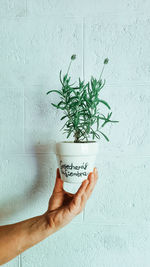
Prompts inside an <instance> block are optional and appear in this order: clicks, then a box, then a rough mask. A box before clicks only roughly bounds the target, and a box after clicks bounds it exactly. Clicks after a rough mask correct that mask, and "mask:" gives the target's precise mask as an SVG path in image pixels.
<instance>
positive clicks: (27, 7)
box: [26, 0, 28, 17]
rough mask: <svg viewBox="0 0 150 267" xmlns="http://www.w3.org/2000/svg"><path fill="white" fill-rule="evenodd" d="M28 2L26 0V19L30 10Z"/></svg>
mask: <svg viewBox="0 0 150 267" xmlns="http://www.w3.org/2000/svg"><path fill="white" fill-rule="evenodd" d="M27 1H28V0H26V17H27V13H28V12H27V10H28V3H27Z"/></svg>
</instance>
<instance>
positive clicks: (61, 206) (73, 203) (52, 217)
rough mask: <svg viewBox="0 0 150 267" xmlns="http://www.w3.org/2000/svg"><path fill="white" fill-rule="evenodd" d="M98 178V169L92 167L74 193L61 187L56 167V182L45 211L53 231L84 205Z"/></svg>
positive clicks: (61, 182)
mask: <svg viewBox="0 0 150 267" xmlns="http://www.w3.org/2000/svg"><path fill="white" fill-rule="evenodd" d="M97 179H98V171H97V169H96V168H94V170H93V172H90V174H89V175H88V178H87V179H86V180H84V181H83V182H82V184H81V186H80V188H79V189H78V191H77V192H76V193H75V194H71V193H68V192H66V191H65V190H64V189H63V181H62V180H61V177H60V172H59V169H57V174H56V182H55V186H54V190H53V193H52V196H51V197H50V200H49V205H48V210H47V212H46V213H45V214H46V218H47V221H48V224H49V226H50V228H51V229H53V231H54V232H55V231H57V230H59V229H60V228H62V227H63V226H65V225H66V224H68V223H69V222H70V221H71V220H72V219H73V218H74V217H75V216H76V215H78V214H79V213H80V212H81V211H82V210H83V209H84V207H85V204H86V202H87V200H88V199H89V197H90V195H91V193H92V191H93V189H94V187H95V184H96V182H97Z"/></svg>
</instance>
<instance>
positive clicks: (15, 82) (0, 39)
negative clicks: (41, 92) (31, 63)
mask: <svg viewBox="0 0 150 267" xmlns="http://www.w3.org/2000/svg"><path fill="white" fill-rule="evenodd" d="M25 32H26V22H25V19H24V18H11V19H6V18H5V19H2V18H0V68H1V70H2V71H1V73H0V87H11V88H12V87H15V88H19V87H22V85H23V84H24V82H23V77H24V73H25V63H26V45H27V41H26V38H27V36H26V34H25Z"/></svg>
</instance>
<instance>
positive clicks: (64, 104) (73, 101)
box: [47, 55, 118, 143]
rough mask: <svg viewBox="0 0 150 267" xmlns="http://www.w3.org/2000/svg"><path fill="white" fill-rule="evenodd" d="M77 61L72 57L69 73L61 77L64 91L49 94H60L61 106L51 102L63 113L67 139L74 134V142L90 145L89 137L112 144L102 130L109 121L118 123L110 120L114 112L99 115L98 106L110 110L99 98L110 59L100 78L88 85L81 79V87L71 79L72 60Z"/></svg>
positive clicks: (106, 61)
mask: <svg viewBox="0 0 150 267" xmlns="http://www.w3.org/2000/svg"><path fill="white" fill-rule="evenodd" d="M75 59H76V55H72V56H71V61H70V64H69V67H68V70H67V73H66V74H65V75H64V76H63V78H62V71H60V76H59V78H60V82H61V85H62V88H61V90H50V91H48V92H47V94H49V93H57V94H59V95H60V102H59V103H58V104H54V103H51V104H52V105H53V106H54V107H55V108H57V109H60V110H62V111H63V112H64V116H62V118H61V120H66V122H65V124H64V126H63V127H62V128H61V130H62V129H63V131H64V133H66V134H67V138H69V136H70V135H71V134H73V136H74V142H75V143H79V142H85V141H86V142H88V140H89V138H90V136H92V139H93V140H94V139H95V138H98V139H100V137H101V135H102V136H103V137H105V139H106V140H107V141H109V139H108V137H107V136H106V135H105V134H104V133H103V132H102V131H101V128H103V127H104V126H105V125H106V124H107V123H108V122H112V123H115V122H118V121H114V120H111V119H110V118H111V116H112V112H109V113H108V114H107V116H105V115H103V114H101V113H100V110H99V108H98V107H99V104H100V103H101V104H103V105H105V106H106V108H107V109H109V110H110V109H111V108H110V106H109V104H108V103H107V102H106V101H104V100H102V99H101V98H99V93H100V91H101V90H102V88H103V87H104V85H105V80H104V81H102V78H101V77H102V74H103V71H104V68H105V65H106V64H107V63H108V58H106V59H105V60H104V64H103V68H102V71H101V73H100V77H99V79H98V80H97V79H96V78H94V77H93V76H92V77H91V79H90V81H89V82H87V83H85V81H82V80H81V79H80V78H79V81H78V86H74V84H75V83H73V84H70V80H71V77H69V75H68V73H69V70H70V67H71V64H72V61H73V60H75Z"/></svg>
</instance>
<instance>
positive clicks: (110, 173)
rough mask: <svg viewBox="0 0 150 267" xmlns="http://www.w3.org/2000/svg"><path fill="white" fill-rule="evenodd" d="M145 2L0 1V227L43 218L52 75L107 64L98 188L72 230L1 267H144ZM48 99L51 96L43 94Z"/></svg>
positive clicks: (149, 19)
mask: <svg viewBox="0 0 150 267" xmlns="http://www.w3.org/2000/svg"><path fill="white" fill-rule="evenodd" d="M149 14H150V1H149V0H124V1H121V0H117V1H116V0H110V1H108V0H101V1H99V0H93V1H90V0H82V1H78V0H72V1H70V0H61V1H58V0H0V151H1V153H0V224H1V225H2V224H7V223H13V222H16V221H20V220H23V219H26V218H29V217H32V216H36V215H39V214H41V213H42V212H45V210H46V208H47V203H48V199H49V196H50V194H51V192H52V189H53V186H54V180H55V170H56V167H57V164H56V160H55V155H54V154H52V153H51V154H49V144H53V142H55V141H60V140H62V139H64V136H63V135H62V133H61V132H60V131H59V129H60V128H61V123H60V122H59V119H60V113H59V112H58V111H56V110H54V109H53V108H52V107H51V105H50V102H51V100H50V97H48V96H46V92H47V91H48V89H53V88H59V87H60V84H59V79H58V78H59V77H58V74H59V70H60V69H61V68H62V69H63V70H64V71H66V68H67V66H68V62H69V58H70V55H72V54H73V53H75V54H77V60H76V61H75V62H74V64H73V65H72V69H71V73H73V75H74V79H75V80H76V79H77V78H78V77H79V76H81V77H82V78H84V79H88V78H89V77H90V76H91V74H94V75H95V76H98V75H99V72H100V69H101V66H102V62H103V59H104V58H105V57H108V58H109V59H110V62H109V64H108V66H107V69H106V71H105V75H104V76H105V78H106V80H107V83H106V86H105V88H104V90H103V92H102V95H103V98H104V99H105V100H107V101H108V102H109V104H110V106H111V107H112V111H113V116H114V119H118V120H119V121H120V123H119V124H116V125H108V126H107V127H106V128H105V133H106V134H108V136H109V137H110V143H107V142H106V141H105V140H104V139H101V140H100V149H99V155H98V157H97V162H96V166H97V167H98V170H99V181H98V183H97V186H96V188H95V190H94V193H93V195H92V197H91V198H90V199H89V201H88V203H87V206H86V208H85V209H84V211H83V212H82V213H81V214H80V215H78V216H77V217H76V218H75V219H74V220H73V221H72V222H71V224H70V225H68V226H66V227H65V228H63V229H61V230H60V231H59V232H57V233H56V234H54V235H52V236H51V237H49V238H47V239H46V240H45V241H43V242H42V243H40V244H38V245H36V246H35V247H33V248H31V249H29V250H27V251H26V252H24V253H23V254H22V255H20V256H19V257H17V258H15V259H14V260H12V261H11V262H9V263H8V264H6V265H5V266H7V267H47V266H51V267H69V266H72V267H76V266H79V267H83V266H86V267H97V266H100V267H118V266H119V267H120V266H121V267H149V266H150V180H149V179H150V164H149V162H150V120H149V117H150V57H149V54H150V15H149ZM51 97H52V100H54V101H55V100H56V99H55V96H51Z"/></svg>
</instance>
